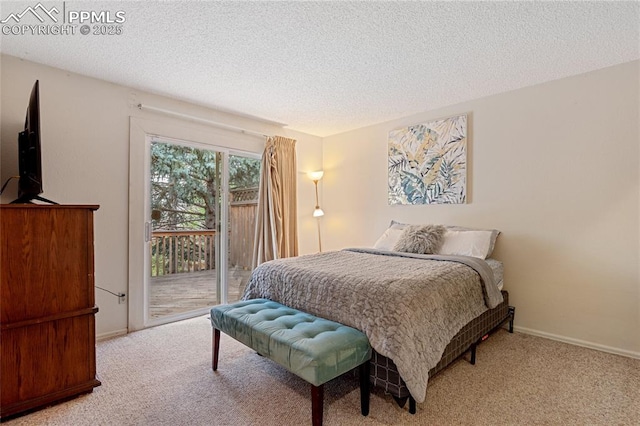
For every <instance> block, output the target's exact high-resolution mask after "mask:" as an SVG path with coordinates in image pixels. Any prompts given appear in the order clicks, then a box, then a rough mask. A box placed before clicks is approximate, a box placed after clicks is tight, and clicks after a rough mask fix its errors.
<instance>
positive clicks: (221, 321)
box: [211, 299, 371, 426]
mask: <svg viewBox="0 0 640 426" xmlns="http://www.w3.org/2000/svg"><path fill="white" fill-rule="evenodd" d="M211 325H212V326H213V359H212V366H213V371H216V370H217V369H218V352H219V349H220V331H222V332H224V333H225V334H228V335H229V336H231V337H233V338H234V339H236V340H238V341H239V342H241V343H244V344H245V345H247V346H248V347H250V348H252V349H254V350H255V351H256V352H258V353H259V354H260V355H262V356H264V357H266V358H269V359H271V360H273V361H275V362H277V363H278V364H280V365H281V366H283V367H284V368H286V369H287V370H289V371H290V372H292V373H294V374H296V375H297V376H299V377H301V378H302V379H304V380H306V381H307V382H309V383H311V407H312V408H311V411H312V420H313V425H314V426H315V425H321V424H322V412H323V391H324V388H323V385H324V383H326V382H328V381H329V380H331V379H334V378H336V377H338V376H340V375H341V374H343V373H346V372H347V371H350V370H352V369H354V368H356V367H360V368H359V370H360V405H361V411H362V415H364V416H366V415H368V414H369V359H370V358H371V346H370V345H369V340H368V339H367V336H365V335H364V333H362V332H360V331H358V330H356V329H354V328H351V327H347V326H345V325H342V324H339V323H337V322H333V321H329V320H326V319H323V318H318V317H315V316H313V315H310V314H307V313H305V312H301V311H298V310H296V309H292V308H289V307H287V306H284V305H281V304H280V303H277V302H274V301H271V300H267V299H252V300H246V301H241V302H236V303H233V304H229V305H220V306H216V307H214V308H212V309H211Z"/></svg>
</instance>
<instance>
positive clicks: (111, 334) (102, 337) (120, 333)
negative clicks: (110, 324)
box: [96, 328, 129, 342]
mask: <svg viewBox="0 0 640 426" xmlns="http://www.w3.org/2000/svg"><path fill="white" fill-rule="evenodd" d="M127 333H129V330H127V329H126V328H125V329H123V330H116V331H110V332H108V333H101V334H98V335H96V341H98V342H99V341H100V340H107V339H111V338H112V337H119V336H124V335H126V334H127Z"/></svg>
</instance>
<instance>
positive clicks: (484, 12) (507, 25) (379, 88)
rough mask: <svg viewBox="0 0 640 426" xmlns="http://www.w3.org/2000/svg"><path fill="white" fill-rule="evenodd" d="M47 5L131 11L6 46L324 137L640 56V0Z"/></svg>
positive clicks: (10, 9) (4, 9)
mask: <svg viewBox="0 0 640 426" xmlns="http://www.w3.org/2000/svg"><path fill="white" fill-rule="evenodd" d="M42 4H43V5H44V6H45V7H47V8H51V7H52V6H57V7H58V8H59V9H60V10H61V11H62V10H63V7H64V10H65V11H67V12H68V11H74V10H75V11H78V10H89V11H110V12H111V13H112V14H115V12H116V11H118V10H121V11H124V12H125V17H126V21H125V22H124V23H123V24H122V34H121V35H101V36H99V35H81V34H79V33H77V34H75V35H71V36H62V35H58V36H53V35H48V36H42V35H36V36H30V35H18V36H16V35H5V36H2V39H1V44H0V50H1V51H2V52H3V53H6V54H9V55H13V56H17V57H20V58H24V59H27V60H31V61H34V62H39V63H43V64H47V65H51V66H54V67H58V68H62V69H65V70H69V71H72V72H76V73H80V74H84V75H88V76H92V77H96V78H100V79H103V80H107V81H111V82H114V83H118V84H122V85H126V86H131V87H134V88H136V89H139V90H146V91H149V92H153V93H157V94H162V95H166V96H169V97H173V98H177V99H181V100H186V101H190V102H193V103H197V104H201V105H206V106H210V107H214V108H220V109H223V110H227V111H237V112H241V113H243V114H249V115H253V116H257V117H262V118H265V119H269V120H273V121H277V122H281V123H287V124H288V126H289V127H290V128H292V129H295V130H299V131H303V132H306V133H310V134H314V135H318V136H327V135H331V134H335V133H340V132H344V131H347V130H351V129H355V128H360V127H363V126H366V125H370V124H375V123H379V122H383V121H387V120H391V119H395V118H398V117H403V116H407V115H410V114H414V113H418V112H423V111H428V110H432V109H435V108H439V107H442V106H445V105H451V104H455V103H458V102H463V101H466V100H470V99H475V98H479V97H482V96H486V95H491V94H495V93H500V92H505V91H508V90H513V89H517V88H520V87H525V86H530V85H533V84H537V83H541V82H545V81H549V80H554V79H558V78H562V77H566V76H570V75H575V74H580V73H583V72H587V71H591V70H595V69H599V68H604V67H607V66H610V65H615V64H619V63H623V62H628V61H632V60H636V59H638V58H640V27H639V25H640V24H639V23H640V3H638V2H609V1H607V2H469V3H467V2H465V3H462V2H231V1H227V2H202V1H200V2H199V1H162V2H160V1H146V2H121V1H119V2H101V1H98V2H75V1H66V2H48V1H43V2H42ZM35 5H37V0H34V1H31V2H7V1H2V3H1V4H0V19H3V20H4V19H6V18H7V17H8V16H9V14H10V13H19V12H22V11H23V10H24V9H25V8H26V7H27V6H35ZM21 19H22V22H20V24H23V23H26V22H27V21H29V20H31V22H32V23H37V22H36V21H34V18H33V17H32V16H31V17H30V16H27V15H25V16H23V17H22V18H21ZM8 23H11V22H8Z"/></svg>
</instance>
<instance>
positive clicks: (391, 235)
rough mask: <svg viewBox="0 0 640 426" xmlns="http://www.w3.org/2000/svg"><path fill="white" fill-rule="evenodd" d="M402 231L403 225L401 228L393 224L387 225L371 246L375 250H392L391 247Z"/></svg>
mask: <svg viewBox="0 0 640 426" xmlns="http://www.w3.org/2000/svg"><path fill="white" fill-rule="evenodd" d="M403 231H404V228H403V227H402V228H401V227H396V226H393V225H392V226H390V227H388V228H387V229H386V231H384V233H383V234H382V235H381V236H380V238H378V241H376V242H375V244H374V245H373V248H374V249H376V250H386V251H393V248H394V247H395V245H396V243H397V242H398V240H399V239H400V235H402V232H403Z"/></svg>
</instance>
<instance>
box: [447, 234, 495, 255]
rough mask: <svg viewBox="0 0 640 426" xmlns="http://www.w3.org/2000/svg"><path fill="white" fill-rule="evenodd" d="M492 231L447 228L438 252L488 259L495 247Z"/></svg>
mask: <svg viewBox="0 0 640 426" xmlns="http://www.w3.org/2000/svg"><path fill="white" fill-rule="evenodd" d="M493 234H494V232H493V231H492V230H491V231H481V230H478V231H456V230H452V229H447V232H445V233H444V238H443V240H444V241H443V243H442V247H440V251H439V252H438V254H448V255H458V256H473V257H479V258H480V259H486V258H487V257H488V256H489V255H490V254H491V251H492V249H493V247H492V240H493Z"/></svg>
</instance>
